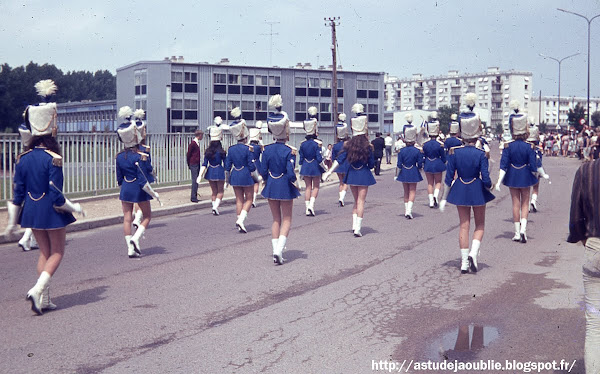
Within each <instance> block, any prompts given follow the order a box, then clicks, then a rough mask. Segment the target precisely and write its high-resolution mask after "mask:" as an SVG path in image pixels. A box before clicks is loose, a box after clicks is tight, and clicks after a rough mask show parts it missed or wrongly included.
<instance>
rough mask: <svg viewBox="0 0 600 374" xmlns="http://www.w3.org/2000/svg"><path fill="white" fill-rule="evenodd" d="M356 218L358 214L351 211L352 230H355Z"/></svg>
mask: <svg viewBox="0 0 600 374" xmlns="http://www.w3.org/2000/svg"><path fill="white" fill-rule="evenodd" d="M357 218H358V214H356V213H352V232H353V233H354V230H356V219H357Z"/></svg>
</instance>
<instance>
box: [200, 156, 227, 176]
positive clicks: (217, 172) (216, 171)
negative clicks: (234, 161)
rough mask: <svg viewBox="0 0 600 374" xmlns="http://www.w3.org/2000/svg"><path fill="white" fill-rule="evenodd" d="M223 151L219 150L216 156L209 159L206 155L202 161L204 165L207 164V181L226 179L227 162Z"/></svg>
mask: <svg viewBox="0 0 600 374" xmlns="http://www.w3.org/2000/svg"><path fill="white" fill-rule="evenodd" d="M224 157H226V156H223V154H221V152H217V153H215V154H214V156H213V157H212V158H211V159H210V160H209V159H208V157H206V155H205V156H204V161H203V162H202V166H206V167H207V168H206V174H205V175H204V179H206V180H207V181H224V180H225V168H224V167H223V164H224V163H225V159H224Z"/></svg>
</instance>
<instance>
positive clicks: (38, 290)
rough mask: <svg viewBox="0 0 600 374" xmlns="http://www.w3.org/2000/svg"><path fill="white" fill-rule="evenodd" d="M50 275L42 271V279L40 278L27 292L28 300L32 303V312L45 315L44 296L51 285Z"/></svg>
mask: <svg viewBox="0 0 600 374" xmlns="http://www.w3.org/2000/svg"><path fill="white" fill-rule="evenodd" d="M50 277H51V276H50V273H48V272H47V271H42V274H40V277H39V278H38V280H37V282H36V283H35V286H33V287H32V288H31V289H30V290H29V291H28V292H27V300H29V301H31V310H33V311H34V312H36V313H37V314H40V315H41V314H43V312H42V298H43V297H42V295H43V293H44V291H45V290H46V288H48V285H49V283H50Z"/></svg>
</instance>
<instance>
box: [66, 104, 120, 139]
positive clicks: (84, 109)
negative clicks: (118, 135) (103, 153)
mask: <svg viewBox="0 0 600 374" xmlns="http://www.w3.org/2000/svg"><path fill="white" fill-rule="evenodd" d="M56 112H57V116H56V123H57V125H58V131H60V132H110V131H115V130H116V129H117V125H118V123H117V100H116V99H115V100H102V101H90V100H87V101H77V102H71V103H61V104H57V105H56Z"/></svg>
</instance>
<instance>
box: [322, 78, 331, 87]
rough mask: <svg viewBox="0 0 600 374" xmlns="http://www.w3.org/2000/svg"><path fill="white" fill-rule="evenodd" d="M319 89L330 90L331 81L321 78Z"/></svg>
mask: <svg viewBox="0 0 600 374" xmlns="http://www.w3.org/2000/svg"><path fill="white" fill-rule="evenodd" d="M321 88H331V79H327V78H321Z"/></svg>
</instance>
